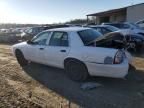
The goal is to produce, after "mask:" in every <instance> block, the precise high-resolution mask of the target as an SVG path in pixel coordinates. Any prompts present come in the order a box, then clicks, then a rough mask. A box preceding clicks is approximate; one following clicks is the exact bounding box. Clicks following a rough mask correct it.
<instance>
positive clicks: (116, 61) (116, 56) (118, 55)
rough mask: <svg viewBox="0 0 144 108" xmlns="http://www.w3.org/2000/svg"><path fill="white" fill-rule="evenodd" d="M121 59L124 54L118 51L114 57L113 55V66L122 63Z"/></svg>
mask: <svg viewBox="0 0 144 108" xmlns="http://www.w3.org/2000/svg"><path fill="white" fill-rule="evenodd" d="M123 59H124V53H123V51H121V50H118V51H117V53H116V55H115V58H114V61H113V64H120V63H122V62H123Z"/></svg>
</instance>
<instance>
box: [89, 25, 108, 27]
mask: <svg viewBox="0 0 144 108" xmlns="http://www.w3.org/2000/svg"><path fill="white" fill-rule="evenodd" d="M110 26H111V25H92V26H89V27H110Z"/></svg>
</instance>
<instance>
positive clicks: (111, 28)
mask: <svg viewBox="0 0 144 108" xmlns="http://www.w3.org/2000/svg"><path fill="white" fill-rule="evenodd" d="M106 28H107V29H109V30H111V31H113V32H114V31H118V30H119V28H116V27H113V26H107V27H106Z"/></svg>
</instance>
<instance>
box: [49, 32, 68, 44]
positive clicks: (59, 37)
mask: <svg viewBox="0 0 144 108" xmlns="http://www.w3.org/2000/svg"><path fill="white" fill-rule="evenodd" d="M49 45H50V46H68V34H67V33H66V32H57V31H56V32H54V33H53V34H52V37H51V39H50V42H49Z"/></svg>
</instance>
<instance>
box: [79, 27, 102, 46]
mask: <svg viewBox="0 0 144 108" xmlns="http://www.w3.org/2000/svg"><path fill="white" fill-rule="evenodd" d="M78 34H79V36H80V38H81V40H82V41H83V43H84V45H87V44H89V43H90V42H91V41H93V40H95V39H96V38H98V37H100V36H102V34H101V33H99V32H97V31H96V30H94V29H87V30H82V31H79V32H78Z"/></svg>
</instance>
